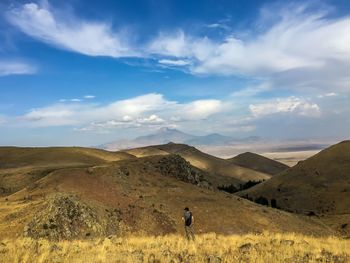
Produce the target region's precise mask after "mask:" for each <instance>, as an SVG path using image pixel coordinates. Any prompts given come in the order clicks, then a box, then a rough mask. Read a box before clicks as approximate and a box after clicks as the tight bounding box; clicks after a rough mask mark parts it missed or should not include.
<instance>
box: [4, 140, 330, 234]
mask: <svg viewBox="0 0 350 263" xmlns="http://www.w3.org/2000/svg"><path fill="white" fill-rule="evenodd" d="M168 147H169V146H168ZM173 147H174V146H173ZM173 147H172V148H173ZM49 150H52V149H49ZM39 163H40V165H42V161H40V162H39ZM185 206H189V207H190V208H191V209H192V210H193V213H194V215H195V217H196V231H197V233H208V232H216V233H218V234H233V233H236V234H242V233H248V232H261V231H262V230H263V229H264V230H268V231H271V232H299V233H305V234H312V235H327V234H332V233H333V232H332V230H330V229H329V228H327V227H325V226H324V225H323V224H320V223H318V221H317V220H316V221H315V220H314V219H310V218H307V217H304V216H299V215H294V214H290V213H287V212H283V211H280V210H276V209H272V208H267V207H263V206H260V205H257V204H255V203H252V202H250V201H247V200H244V199H241V198H239V197H237V196H234V195H230V194H226V193H223V192H219V191H213V190H212V188H211V186H210V184H209V183H208V182H207V180H206V172H203V171H201V170H199V169H198V168H195V167H192V166H191V165H190V164H189V163H188V162H187V161H185V160H184V159H183V158H181V157H180V156H179V155H174V154H169V155H165V156H162V155H157V156H148V157H143V158H130V159H125V160H120V161H116V162H104V163H100V164H97V165H96V164H95V165H93V166H89V167H63V168H61V169H56V170H54V171H51V172H49V173H47V174H45V175H43V176H41V177H40V178H38V179H37V180H35V181H34V182H31V183H30V184H28V185H26V186H25V187H24V188H23V189H21V190H19V191H16V192H15V193H5V196H4V197H2V198H0V211H1V213H0V233H1V236H2V237H4V238H5V237H14V236H28V237H33V238H38V237H46V238H49V239H53V240H57V239H62V238H63V239H72V238H87V237H88V238H90V237H99V236H108V235H117V236H123V235H127V234H130V233H132V234H135V235H159V234H169V233H182V232H181V231H182V230H183V226H182V222H181V220H180V218H181V214H182V209H183V207H185ZM212 215H218V216H212ZM9 225H11V227H9Z"/></svg>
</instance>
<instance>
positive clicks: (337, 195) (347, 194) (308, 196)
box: [239, 141, 350, 231]
mask: <svg viewBox="0 0 350 263" xmlns="http://www.w3.org/2000/svg"><path fill="white" fill-rule="evenodd" d="M239 194H240V195H241V196H248V197H249V198H252V199H256V198H258V197H260V196H262V197H265V198H267V199H269V200H271V199H275V200H276V201H277V206H278V207H280V208H282V209H284V210H287V211H293V212H297V213H303V214H316V215H323V217H325V216H326V217H325V219H324V220H325V221H327V223H332V224H334V225H337V228H338V229H339V230H340V231H349V230H350V227H349V225H348V223H349V221H348V220H349V218H350V141H344V142H341V143H338V144H336V145H333V146H331V147H329V148H327V149H325V150H323V151H321V152H320V153H318V154H316V155H315V156H313V157H311V158H309V159H307V160H305V161H303V162H299V163H298V164H297V165H296V166H294V167H292V168H290V169H288V170H286V171H284V172H282V173H281V174H279V175H276V176H274V177H272V178H271V179H270V180H269V181H266V182H264V183H261V184H259V185H257V186H255V187H253V188H250V189H248V190H245V191H243V192H241V193H239Z"/></svg>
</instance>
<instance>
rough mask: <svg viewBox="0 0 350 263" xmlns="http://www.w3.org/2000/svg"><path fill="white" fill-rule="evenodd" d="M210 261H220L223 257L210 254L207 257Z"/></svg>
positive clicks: (214, 262) (217, 262)
mask: <svg viewBox="0 0 350 263" xmlns="http://www.w3.org/2000/svg"><path fill="white" fill-rule="evenodd" d="M207 262H208V263H220V262H221V258H220V257H218V256H215V255H209V256H208V259H207Z"/></svg>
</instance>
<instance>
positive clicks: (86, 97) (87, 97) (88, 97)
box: [84, 95, 96, 100]
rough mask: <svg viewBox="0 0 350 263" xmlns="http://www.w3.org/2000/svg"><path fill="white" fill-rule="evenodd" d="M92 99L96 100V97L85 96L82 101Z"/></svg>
mask: <svg viewBox="0 0 350 263" xmlns="http://www.w3.org/2000/svg"><path fill="white" fill-rule="evenodd" d="M94 98H96V96H94V95H85V96H84V99H87V100H91V99H94Z"/></svg>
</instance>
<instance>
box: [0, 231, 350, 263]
mask: <svg viewBox="0 0 350 263" xmlns="http://www.w3.org/2000/svg"><path fill="white" fill-rule="evenodd" d="M0 242H1V243H0V253H1V257H2V260H3V261H4V262H28V263H32V262H33V263H34V262H35V263H36V262H77V263H79V262H82V263H83V262H84V263H85V262H257V263H263V262H349V261H350V250H349V247H350V241H349V240H340V239H337V238H314V237H307V236H303V235H295V234H273V233H264V234H263V235H243V236H238V235H231V236H217V235H215V234H206V235H200V236H197V240H196V241H195V242H193V243H188V242H186V240H184V238H182V237H180V236H175V235H171V236H164V237H156V238H154V237H128V238H116V237H112V238H110V239H91V240H85V241H78V240H77V241H73V242H71V241H61V242H58V243H56V242H55V243H53V242H49V241H47V240H32V239H10V240H0ZM219 260H220V261H219ZM0 261H1V259H0Z"/></svg>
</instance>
